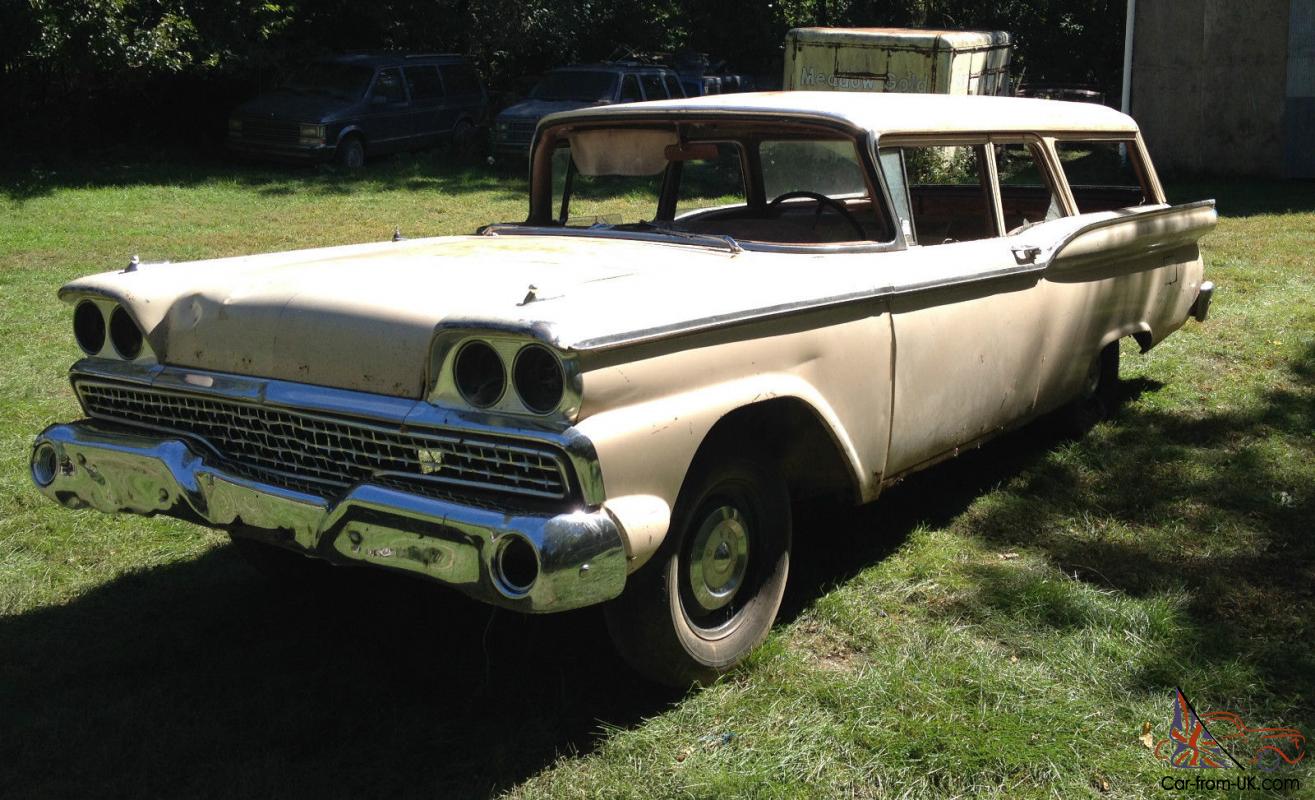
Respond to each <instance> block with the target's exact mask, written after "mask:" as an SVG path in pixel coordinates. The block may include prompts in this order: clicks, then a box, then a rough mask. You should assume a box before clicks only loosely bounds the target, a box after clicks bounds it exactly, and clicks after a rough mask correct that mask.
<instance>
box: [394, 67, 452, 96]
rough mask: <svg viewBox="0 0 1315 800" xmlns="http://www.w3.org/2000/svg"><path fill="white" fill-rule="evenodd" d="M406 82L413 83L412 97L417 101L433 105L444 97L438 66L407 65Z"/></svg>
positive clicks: (405, 70)
mask: <svg viewBox="0 0 1315 800" xmlns="http://www.w3.org/2000/svg"><path fill="white" fill-rule="evenodd" d="M403 72H405V73H406V82H407V83H409V84H411V99H412V100H414V101H415V102H417V103H423V104H426V105H432V104H433V103H435V102H436V101H438V100H440V99H442V97H443V82H442V81H441V80H439V77H438V67H407V68H405V69H404V70H403Z"/></svg>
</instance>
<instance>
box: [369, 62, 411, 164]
mask: <svg viewBox="0 0 1315 800" xmlns="http://www.w3.org/2000/svg"><path fill="white" fill-rule="evenodd" d="M364 127H365V131H366V138H367V140H368V142H369V147H370V150H371V151H372V152H375V153H378V152H390V151H394V150H398V149H401V148H403V147H405V146H406V145H407V144H408V142H409V141H410V139H411V134H412V132H413V124H412V120H411V100H410V96H409V95H408V94H407V89H406V83H405V81H403V79H402V70H401V69H400V68H399V67H389V68H387V69H381V70H379V73H378V74H377V75H376V76H375V78H374V85H373V86H372V87H371V88H370V106H369V111H368V112H367V113H366V116H365V126H364Z"/></svg>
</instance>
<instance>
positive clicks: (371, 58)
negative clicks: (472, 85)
mask: <svg viewBox="0 0 1315 800" xmlns="http://www.w3.org/2000/svg"><path fill="white" fill-rule="evenodd" d="M315 61H317V62H319V63H325V62H332V63H335V64H359V65H360V66H363V67H396V66H405V65H406V64H465V63H469V61H470V59H468V58H466V57H465V56H463V55H461V54H459V53H343V54H340V55H331V56H325V57H323V58H317V59H315Z"/></svg>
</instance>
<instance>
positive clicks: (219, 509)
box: [32, 421, 626, 612]
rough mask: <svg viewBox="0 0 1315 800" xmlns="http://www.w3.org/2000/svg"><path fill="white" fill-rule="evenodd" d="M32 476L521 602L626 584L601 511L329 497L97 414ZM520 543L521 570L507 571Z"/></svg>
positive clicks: (41, 447)
mask: <svg viewBox="0 0 1315 800" xmlns="http://www.w3.org/2000/svg"><path fill="white" fill-rule="evenodd" d="M32 479H33V481H34V482H35V483H36V485H37V487H38V488H39V489H40V490H41V492H42V493H43V494H45V495H46V496H47V497H49V498H51V499H52V500H54V501H56V502H58V503H61V504H63V505H64V506H67V507H69V508H94V509H96V510H98V511H104V512H107V513H115V512H130V513H134V514H143V515H154V514H165V515H168V516H173V517H178V518H180V519H185V520H188V521H192V522H197V523H200V524H202V525H207V526H210V527H215V528H231V527H235V526H242V527H243V529H244V533H248V534H250V533H261V534H262V535H261V538H263V539H265V540H267V541H269V542H270V543H271V544H278V545H281V546H283V547H288V548H291V549H295V550H298V551H300V552H302V553H304V554H305V555H308V556H314V557H317V558H323V559H325V560H328V561H332V562H336V563H347V564H371V565H374V566H378V567H384V568H387V569H394V570H399V571H402V572H409V573H413V574H416V575H420V576H424V577H427V578H430V579H433V580H435V581H438V582H439V583H443V584H446V585H448V586H451V587H453V588H455V589H458V590H459V591H462V592H464V593H465V594H468V595H470V596H472V597H474V598H476V599H479V600H483V601H485V602H488V603H492V604H495V605H499V606H504V607H507V608H513V609H517V610H521V611H529V612H549V611H562V610H566V609H570V608H577V607H580V606H586V605H591V604H594V603H600V602H603V601H604V600H610V599H611V598H613V597H616V596H617V595H619V594H620V593H621V590H622V588H623V587H624V585H625V579H626V554H625V546H624V544H623V543H622V540H621V534H620V532H619V530H618V529H617V526H616V524H615V523H614V522H613V521H612V518H611V517H610V516H609V515H608V514H607V512H606V511H603V510H602V509H599V510H597V511H595V512H592V513H590V512H585V511H578V512H573V513H565V514H541V515H540V514H532V513H508V512H504V511H497V510H488V509H481V508H475V507H471V506H469V505H463V504H459V503H454V502H451V501H446V500H439V499H436V498H430V497H424V496H421V495H416V494H412V493H409V492H405V491H400V490H397V489H393V488H388V487H384V486H377V485H373V484H369V483H362V484H358V485H356V486H354V487H353V488H351V489H350V490H348V491H347V492H346V494H344V496H343V497H342V498H340V499H335V500H332V501H330V500H326V499H324V498H321V497H317V496H314V495H308V494H302V493H300V492H295V491H291V490H289V489H284V488H281V487H277V486H271V485H268V484H264V483H260V482H258V481H253V480H249V479H247V478H243V477H240V476H238V475H235V474H233V473H232V472H228V471H226V470H225V469H224V468H223V467H222V466H220V465H218V464H215V463H211V462H210V461H209V460H208V456H206V455H202V454H201V453H199V452H198V451H197V450H195V449H193V448H192V447H191V446H190V445H189V444H187V443H186V442H185V441H183V440H181V439H178V438H170V437H167V436H157V435H150V434H141V433H137V432H135V431H130V430H126V429H124V428H120V427H116V426H112V425H106V424H103V423H99V422H93V421H82V422H74V423H69V424H65V425H52V426H51V427H49V428H47V429H46V430H45V431H43V432H42V433H41V434H40V435H39V436H37V438H36V441H35V442H34V443H33V450H32ZM526 544H528V545H529V547H530V548H531V549H532V551H533V554H534V562H535V563H534V564H533V565H528V566H527V562H526V559H525V558H524V556H526V555H527V554H528V551H527V550H526V549H525V548H524V545H526ZM512 547H514V549H515V550H516V551H517V552H518V554H519V556H520V557H521V558H520V561H519V564H518V568H517V570H516V571H515V574H514V576H513V577H514V579H512V577H509V575H510V574H511V573H510V572H509V570H506V569H504V566H505V563H504V557H505V555H506V554H507V553H508V552H509V548H512ZM527 577H531V578H532V579H527Z"/></svg>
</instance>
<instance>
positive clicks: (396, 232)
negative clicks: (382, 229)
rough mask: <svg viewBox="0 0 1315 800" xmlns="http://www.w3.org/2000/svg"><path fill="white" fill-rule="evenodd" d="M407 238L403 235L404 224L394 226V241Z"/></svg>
mask: <svg viewBox="0 0 1315 800" xmlns="http://www.w3.org/2000/svg"><path fill="white" fill-rule="evenodd" d="M405 238H406V237H405V236H403V235H402V226H401V225H394V226H393V241H394V242H400V241H402V240H403V239H405Z"/></svg>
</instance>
